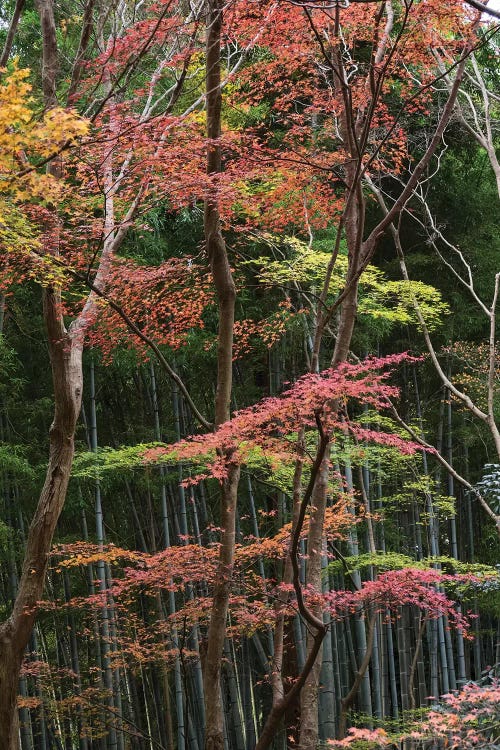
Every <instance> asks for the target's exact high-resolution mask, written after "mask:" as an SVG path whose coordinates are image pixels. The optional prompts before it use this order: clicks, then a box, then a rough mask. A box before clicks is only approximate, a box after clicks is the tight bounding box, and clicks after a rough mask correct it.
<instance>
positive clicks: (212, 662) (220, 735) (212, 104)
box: [203, 0, 240, 750]
mask: <svg viewBox="0 0 500 750" xmlns="http://www.w3.org/2000/svg"><path fill="white" fill-rule="evenodd" d="M206 7H207V32H206V112H207V138H208V146H207V148H208V153H207V174H208V175H209V177H210V178H212V179H213V180H214V182H213V185H212V188H211V190H210V193H209V195H208V196H207V199H206V200H205V214H204V232H205V248H206V252H207V255H208V259H209V263H210V270H211V272H212V277H213V281H214V286H215V289H216V293H217V303H218V308H219V327H218V344H217V389H216V396H215V424H216V426H218V425H221V424H222V423H223V422H226V421H227V420H228V419H229V417H230V403H231V391H232V372H233V362H232V360H233V327H234V308H235V301H236V287H235V284H234V280H233V275H232V271H231V267H230V265H229V260H228V256H227V250H226V245H225V242H224V238H223V236H222V232H221V226H220V216H219V207H218V199H217V184H216V181H217V175H218V174H219V173H220V172H221V169H222V167H221V148H220V143H218V139H219V138H220V135H221V106H222V94H221V60H220V56H221V52H220V48H221V32H222V20H223V7H224V3H223V0H207V6H206ZM230 453H231V452H230V451H224V458H225V459H226V462H227V464H228V472H227V475H226V476H225V477H224V479H223V481H222V486H221V498H220V527H221V528H222V535H221V546H220V553H219V562H218V567H217V572H216V579H215V584H214V590H213V601H212V610H211V614H210V624H209V628H208V635H207V650H206V656H205V665H204V674H203V680H204V696H205V698H204V699H205V721H206V726H205V747H206V749H207V750H223V748H224V714H223V704H222V696H221V691H220V677H221V664H222V656H223V649H224V640H225V637H226V620H227V612H228V607H229V595H230V591H231V576H232V570H233V561H234V547H235V541H236V534H235V524H236V500H237V492H238V483H239V478H240V467H239V465H238V464H237V463H234V462H232V461H231V455H230Z"/></svg>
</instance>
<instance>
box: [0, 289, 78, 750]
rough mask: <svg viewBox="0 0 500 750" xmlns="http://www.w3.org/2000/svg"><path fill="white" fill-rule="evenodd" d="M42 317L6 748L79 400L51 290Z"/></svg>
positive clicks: (13, 737) (2, 629)
mask: <svg viewBox="0 0 500 750" xmlns="http://www.w3.org/2000/svg"><path fill="white" fill-rule="evenodd" d="M44 317H45V322H46V325H47V331H48V345H49V351H50V359H51V364H52V377H53V382H54V405H55V408H54V421H53V423H52V426H51V428H50V451H49V463H48V466H47V474H46V478H45V483H44V485H43V488H42V492H41V494H40V499H39V501H38V506H37V508H36V511H35V515H34V517H33V520H32V522H31V526H30V529H29V533H28V540H27V543H26V554H25V558H24V563H23V569H22V573H21V579H20V582H19V588H18V592H17V596H16V600H15V602H14V608H13V611H12V614H11V616H10V617H9V618H8V620H6V622H4V623H2V625H1V626H0V747H1V748H6V750H17V748H18V729H17V724H18V720H17V711H16V696H17V689H18V684H19V672H20V669H21V663H22V660H23V655H24V650H25V648H26V646H27V644H28V641H29V638H30V635H31V631H32V629H33V624H34V622H35V617H36V612H37V608H38V602H39V601H40V599H41V598H42V595H43V586H44V581H45V573H46V570H47V563H48V554H49V552H50V547H51V544H52V537H53V535H54V531H55V528H56V524H57V520H58V518H59V515H60V513H61V510H62V508H63V505H64V500H65V498H66V490H67V487H68V481H69V477H70V472H71V465H72V462H73V453H74V433H75V426H76V421H77V419H78V415H79V413H80V405H81V398H82V343H81V340H80V337H79V336H76V337H75V336H72V335H71V334H70V333H68V332H66V331H65V329H64V327H63V322H62V317H61V309H60V296H59V293H58V292H55V291H53V290H51V289H47V290H46V291H45V293H44Z"/></svg>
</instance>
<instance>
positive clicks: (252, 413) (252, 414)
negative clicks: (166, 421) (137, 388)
mask: <svg viewBox="0 0 500 750" xmlns="http://www.w3.org/2000/svg"><path fill="white" fill-rule="evenodd" d="M402 361H405V362H408V361H410V362H411V361H415V359H414V358H412V357H410V356H409V355H408V354H406V353H403V354H397V355H391V356H388V357H382V358H374V357H372V358H368V359H366V360H365V361H364V362H361V363H360V364H355V365H353V364H348V363H344V364H341V365H339V366H338V367H336V368H330V369H328V370H325V371H324V372H322V373H320V374H308V375H304V376H303V377H301V378H299V379H298V380H297V381H296V382H295V383H294V384H293V385H292V386H291V387H290V388H289V389H288V390H287V391H285V392H284V393H283V394H282V395H281V396H279V397H276V396H273V397H269V398H266V399H263V400H262V401H260V402H259V403H257V404H256V405H255V406H250V407H247V408H246V409H242V410H240V411H238V412H236V413H235V415H234V417H233V419H231V420H230V421H229V422H226V423H225V424H223V425H222V426H221V427H219V429H218V430H217V431H216V432H213V433H208V434H206V435H196V436H194V437H191V438H188V439H186V440H183V441H181V442H179V443H176V444H175V445H173V446H170V447H165V448H164V449H161V448H155V449H154V452H152V451H150V450H149V451H147V452H146V453H145V454H144V456H143V457H144V461H145V462H148V463H152V462H157V461H160V460H161V458H162V455H163V456H164V458H165V460H168V461H171V460H173V459H175V460H184V461H195V462H196V461H198V462H200V461H202V462H204V463H205V464H208V465H207V468H206V471H205V472H204V473H203V474H200V475H198V477H197V480H199V479H201V478H203V477H209V476H210V477H214V478H216V479H218V480H219V481H222V480H223V479H224V477H225V476H226V472H227V465H228V463H227V459H226V458H225V457H224V456H223V455H222V454H223V452H224V451H225V450H229V449H232V453H231V459H230V460H231V461H233V462H240V463H245V462H247V461H248V460H249V459H250V458H251V457H252V456H254V455H255V451H256V450H257V451H259V452H260V453H263V454H265V456H266V459H267V460H269V461H271V463H272V462H273V461H275V462H276V461H277V462H279V461H286V460H291V459H294V458H296V445H295V440H294V438H293V435H294V434H295V433H296V432H297V431H298V430H299V429H301V428H303V427H305V428H313V429H316V426H317V422H316V420H317V419H318V418H319V420H320V422H321V424H322V426H323V429H324V430H325V431H329V432H331V433H332V439H333V440H334V439H335V437H334V434H333V433H334V431H335V430H336V431H337V432H339V433H340V434H343V435H345V434H346V433H347V432H348V433H350V434H351V435H352V436H353V437H354V438H355V439H357V440H360V441H371V442H375V443H378V444H380V445H385V446H390V447H393V448H396V449H397V450H399V451H400V452H401V453H405V454H411V453H414V452H415V451H416V450H421V447H420V446H419V445H417V444H415V443H412V442H409V441H407V440H404V439H403V438H401V437H400V436H398V435H396V434H392V433H386V432H380V431H376V430H370V429H368V428H366V427H363V426H361V425H359V424H356V423H354V422H351V421H350V420H349V418H348V415H347V407H348V405H350V404H351V402H354V403H358V404H360V403H361V404H369V405H370V406H372V407H374V408H376V409H383V408H384V407H386V406H387V405H388V400H389V399H391V398H395V397H397V395H398V389H397V388H396V387H395V386H393V385H390V384H389V383H388V382H387V379H388V378H389V376H390V375H391V373H392V371H393V370H394V368H395V367H396V366H397V365H398V364H400V363H401V362H402Z"/></svg>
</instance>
